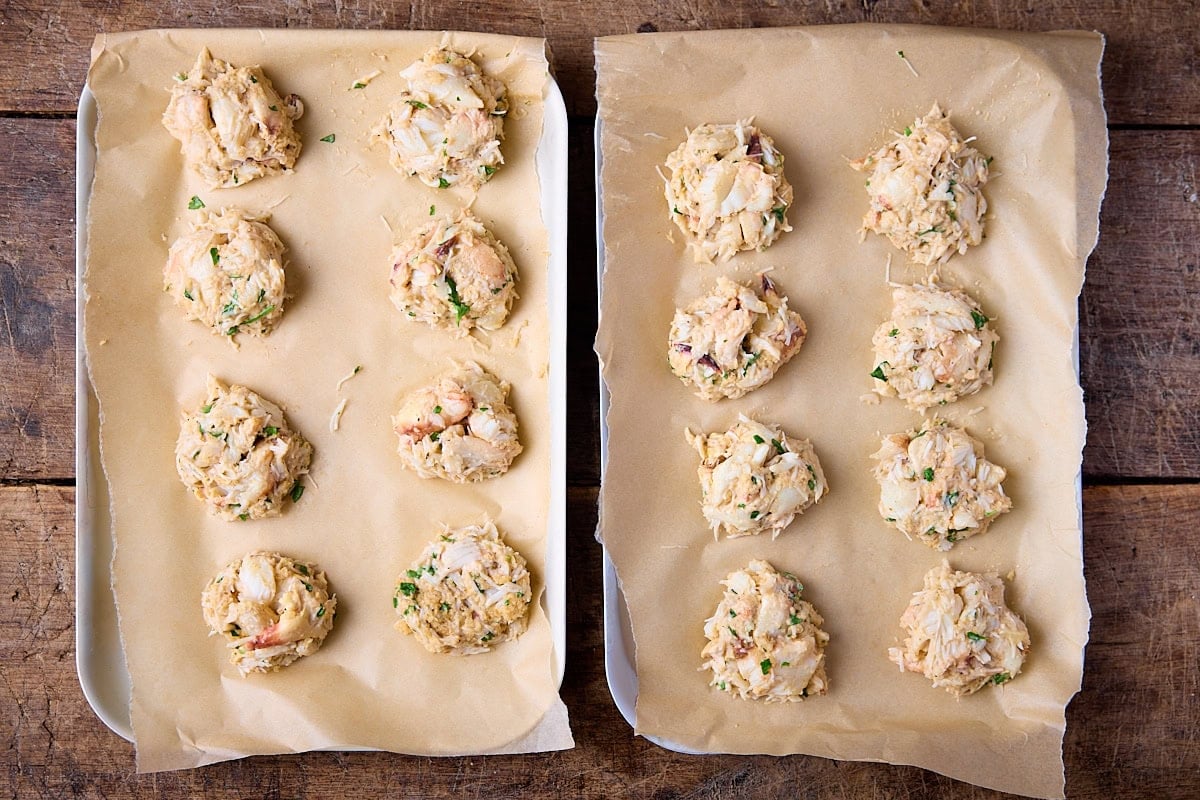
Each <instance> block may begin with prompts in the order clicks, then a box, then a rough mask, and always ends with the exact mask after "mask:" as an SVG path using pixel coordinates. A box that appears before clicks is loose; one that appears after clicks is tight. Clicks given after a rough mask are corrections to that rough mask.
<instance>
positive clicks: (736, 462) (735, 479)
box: [684, 415, 829, 539]
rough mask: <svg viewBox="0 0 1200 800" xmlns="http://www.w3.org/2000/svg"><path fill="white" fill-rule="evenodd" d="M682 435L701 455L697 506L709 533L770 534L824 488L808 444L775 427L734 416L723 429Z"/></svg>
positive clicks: (817, 497)
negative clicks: (714, 431)
mask: <svg viewBox="0 0 1200 800" xmlns="http://www.w3.org/2000/svg"><path fill="white" fill-rule="evenodd" d="M684 433H685V434H686V436H687V438H688V443H689V444H691V446H692V447H693V448H695V450H696V452H697V453H699V454H700V467H699V469H698V470H697V472H698V474H699V476H700V507H701V510H702V511H703V512H704V518H705V519H707V520H708V524H709V525H711V526H712V529H713V535H714V536H718V535H720V534H721V533H722V532H724V534H725V535H726V536H727V537H729V538H731V539H732V538H733V537H735V536H749V535H751V534H758V533H765V532H767V531H770V532H771V537H772V538H774V537H776V536H778V535H779V532H780V531H782V530H783V529H784V528H786V527H787V526H788V525H790V524H791V522H792V520H793V519H795V518H796V515H797V514H802V513H804V511H805V509H807V508H809V507H810V506H812V505H813V504H814V503H816V502H818V501H820V499H821V498H822V497H824V496H825V495H826V494H827V493H828V492H829V484H827V483H826V482H825V474H824V473H823V472H822V471H821V462H820V461H818V460H817V454H816V451H815V450H813V446H812V443H811V442H809V441H808V440H807V439H793V438H789V437H788V435H787V434H786V433H784V432H783V430H782V429H781V428H780V427H779V426H778V425H764V424H763V423H761V422H756V421H754V420H752V419H750V418H748V417H746V416H745V415H739V417H738V421H737V423H736V424H735V425H734V426H733V427H732V428H730V429H729V430H728V431H726V432H723V433H708V434H703V433H702V434H694V433H692V432H691V431H685V432H684Z"/></svg>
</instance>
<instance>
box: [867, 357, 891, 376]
mask: <svg viewBox="0 0 1200 800" xmlns="http://www.w3.org/2000/svg"><path fill="white" fill-rule="evenodd" d="M887 363H888V362H886V361H884V362H883V364H880V365H879V366H878V367H876V368H875V369H873V370H871V377H872V378H874V379H875V380H877V381H886V380H887V375H884V374H883V365H884V364H887ZM888 366H891V365H890V364H888Z"/></svg>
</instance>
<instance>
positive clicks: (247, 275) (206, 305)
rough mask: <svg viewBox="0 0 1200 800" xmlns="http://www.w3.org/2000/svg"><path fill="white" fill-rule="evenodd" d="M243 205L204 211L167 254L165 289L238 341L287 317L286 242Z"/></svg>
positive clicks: (190, 315)
mask: <svg viewBox="0 0 1200 800" xmlns="http://www.w3.org/2000/svg"><path fill="white" fill-rule="evenodd" d="M266 219H267V218H266V217H260V216H254V215H252V214H249V213H247V212H246V211H243V210H242V209H240V208H226V209H223V210H221V211H218V212H215V213H213V212H208V211H201V212H200V216H199V217H198V218H197V221H196V222H195V223H194V224H193V226H192V230H191V232H189V233H186V234H184V235H183V236H180V237H179V238H178V239H176V240H175V242H174V244H172V245H171V249H170V251H169V252H168V253H167V264H166V267H165V268H164V269H163V289H164V290H165V291H166V292H168V293H169V294H170V295H171V297H172V299H174V301H175V304H176V305H177V306H179V307H180V308H181V309H183V313H184V316H185V317H186V318H187V319H194V320H199V321H200V322H202V323H204V324H205V325H207V326H208V327H209V328H211V329H212V330H213V332H214V333H217V334H219V335H221V336H228V337H229V341H230V342H232V343H233V344H234V345H236V344H237V341H236V337H237V336H238V335H239V334H249V335H251V336H266V335H267V334H268V333H270V332H271V329H272V328H273V327H274V325H275V323H276V322H278V321H279V318H280V317H282V316H283V302H284V298H285V294H284V290H285V279H284V272H283V252H284V248H283V242H281V241H280V240H279V237H278V236H277V235H276V234H275V231H273V230H271V228H270V226H268V225H267V223H266Z"/></svg>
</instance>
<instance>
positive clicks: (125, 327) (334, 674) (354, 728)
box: [85, 30, 572, 771]
mask: <svg viewBox="0 0 1200 800" xmlns="http://www.w3.org/2000/svg"><path fill="white" fill-rule="evenodd" d="M442 41H443V34H442V33H439V32H344V31H274V30H264V31H257V30H208V31H200V30H192V31H178V30H176V31H146V32H138V33H129V34H117V35H101V36H99V37H98V38H97V39H96V43H95V46H94V48H93V54H92V56H93V63H92V68H91V71H90V72H89V75H88V82H89V85H90V86H91V88H92V91H93V92H94V93H95V95H96V98H97V102H98V106H99V120H100V121H99V125H98V129H97V131H96V139H97V149H98V153H97V164H96V178H95V183H94V186H93V190H92V195H91V204H90V208H91V213H90V228H89V238H88V241H89V244H90V248H89V253H88V267H87V273H86V280H85V291H86V292H87V305H86V313H85V326H86V337H87V339H86V341H87V349H88V357H89V367H90V373H91V379H92V382H93V385H94V387H95V390H96V395H97V397H98V398H99V402H100V414H101V421H100V439H101V447H102V457H103V465H104V470H105V475H106V477H107V480H108V482H109V487H110V491H111V496H112V498H113V502H112V517H113V531H114V537H115V543H116V555H115V559H114V589H115V593H116V600H117V606H118V612H119V615H120V629H121V637H122V642H123V646H124V650H125V656H126V661H127V663H128V667H129V673H130V676H131V678H132V701H131V717H132V721H133V728H134V734H135V738H136V743H137V758H138V761H137V764H138V769H139V770H140V771H154V770H163V769H175V768H182V767H191V766H196V765H200V764H205V763H209V762H213V761H219V760H222V759H228V758H235V757H238V756H243V755H248V754H257V753H279V752H291V751H303V750H311V749H316V748H327V747H342V748H355V747H370V748H380V749H385V750H394V751H400V752H407V753H415V754H430V755H450V754H465V753H488V752H529V751H541V750H554V749H562V748H566V747H570V746H571V745H572V741H571V736H570V731H569V728H568V725H567V716H566V709H565V706H563V705H562V703H561V701H560V700H559V698H558V694H557V677H556V675H555V667H554V655H553V644H552V640H551V632H550V627H549V624H548V621H547V617H546V614H545V611H544V608H543V607H542V604H544V602H545V600H544V596H542V594H541V592H542V588H543V580H544V572H545V558H546V547H547V542H546V531H547V526H548V523H549V520H548V507H549V496H548V492H549V490H548V485H549V484H548V481H549V474H550V473H549V467H548V464H549V460H550V448H551V446H552V443H551V441H550V434H549V429H548V426H547V424H546V422H547V420H548V419H549V409H550V397H549V391H548V381H547V375H548V371H549V367H550V365H549V355H548V337H549V320H548V310H547V275H546V269H547V237H546V231H545V228H544V225H543V221H542V214H541V205H540V203H541V198H540V190H539V185H538V177H537V174H536V169H535V166H534V154H535V150H536V146H537V143H538V139H539V136H540V135H541V130H542V113H543V92H544V90H545V88H546V85H547V75H548V68H547V62H546V58H545V50H544V42H543V41H542V40H540V39H520V38H514V37H507V36H492V35H484V34H461V33H454V34H448V35H446V39H445V41H446V42H447V43H448V44H449V45H450V46H453V47H456V48H458V49H460V50H466V51H470V50H475V51H476V52H477V53H478V55H479V57H480V60H481V62H482V65H483V66H484V69H485V70H486V71H488V72H489V73H492V74H495V75H497V76H499V77H500V78H501V79H502V80H504V81H505V82H506V83H507V85H508V87H509V91H510V97H512V98H513V101H514V102H513V103H512V107H513V110H512V112H511V113H510V115H509V118H508V120H507V121H506V124H505V133H506V138H505V141H504V145H503V151H504V155H505V161H506V164H505V166H504V167H503V168H502V169H501V170H500V171H499V172H498V173H497V175H496V176H495V178H494V179H493V180H492V181H491V182H489V183H488V184H487V185H485V186H484V187H482V188H481V189H480V191H479V193H478V197H477V199H476V200H475V202H474V206H473V208H474V211H475V213H476V214H477V215H478V216H479V217H480V218H481V219H482V220H483V221H484V222H485V224H487V225H489V226H490V227H491V228H492V230H494V231H495V232H496V234H497V236H498V237H499V238H500V239H501V241H503V242H505V243H506V244H507V245H508V246H509V248H510V249H511V251H512V254H513V257H514V259H515V261H516V263H517V265H518V269H519V270H520V275H519V279H518V290H519V292H520V299H519V300H518V301H517V303H516V305H515V307H514V309H513V314H512V316H511V317H510V319H509V321H508V323H507V324H506V326H505V327H504V328H502V329H501V330H500V331H498V332H496V333H494V334H491V335H485V336H481V337H480V338H479V341H474V340H472V339H455V338H454V337H452V336H449V335H447V334H446V333H445V332H441V331H434V330H432V329H430V328H428V327H426V326H424V325H419V324H416V323H410V322H409V321H407V320H406V319H404V318H403V317H402V316H401V314H400V313H399V312H398V311H396V310H395V308H394V307H393V306H392V305H391V303H390V301H389V299H388V296H387V294H388V277H389V272H390V259H389V257H390V253H391V246H392V243H393V241H394V239H395V238H397V237H399V236H402V235H404V234H405V233H406V232H408V231H409V230H411V229H413V228H414V227H416V226H419V225H421V224H424V223H425V222H426V221H428V220H429V219H430V213H431V210H433V211H435V213H437V214H442V213H445V212H447V211H450V210H452V209H454V208H457V207H460V206H462V205H464V204H466V203H467V202H469V200H470V197H469V195H467V194H465V193H462V192H459V191H457V190H436V189H429V188H427V187H425V186H424V185H422V184H420V183H419V182H418V181H417V180H415V179H411V178H408V177H405V176H403V175H400V174H399V173H397V172H396V171H395V170H393V169H392V167H391V166H390V165H389V164H388V162H387V157H386V154H385V153H384V152H383V151H382V150H380V149H376V148H375V147H373V146H368V142H367V139H368V135H369V131H370V129H371V127H372V126H373V125H374V124H375V123H376V122H377V121H378V120H379V119H380V118H382V116H383V115H384V113H385V111H386V109H387V107H388V105H389V104H390V103H391V102H392V101H393V99H394V97H395V94H396V93H397V92H398V91H399V90H400V89H401V88H402V87H403V85H404V84H403V81H402V79H401V78H400V77H399V75H398V73H399V71H400V70H402V69H403V68H404V67H405V66H407V65H408V64H409V63H411V62H412V61H414V60H416V59H417V58H419V57H420V56H421V54H422V53H423V52H424V51H425V50H426V49H428V48H429V47H431V46H433V45H435V44H438V43H441V42H442ZM203 46H208V47H210V48H211V49H212V51H213V53H214V55H215V56H216V57H218V58H222V59H225V60H228V61H230V62H232V63H234V64H237V65H250V64H260V65H262V66H263V68H264V70H265V71H266V74H267V75H268V77H270V78H271V79H272V81H273V83H274V85H275V87H276V89H277V90H278V91H280V93H281V94H287V93H291V92H294V93H297V94H299V95H300V97H301V98H302V100H303V101H304V104H305V109H306V110H305V114H304V116H303V117H302V118H301V119H300V120H299V123H298V127H299V130H300V133H301V135H302V137H303V149H302V152H301V154H300V158H299V162H298V164H297V167H296V170H295V172H294V173H293V174H289V175H283V176H277V177H271V178H265V179H259V180H256V181H253V182H252V183H248V184H247V185H245V186H242V187H237V188H233V189H225V190H209V189H207V188H206V187H205V186H204V185H203V184H202V183H201V182H200V180H199V179H198V178H196V177H195V176H193V175H192V174H191V173H190V172H188V171H185V167H184V164H183V162H182V159H181V157H180V154H179V144H178V142H176V140H174V139H173V138H172V137H171V136H170V135H168V134H167V132H166V131H165V130H164V129H163V127H162V125H161V123H160V117H161V115H162V113H163V110H164V109H165V107H166V104H167V100H168V97H169V91H170V87H171V85H172V76H173V75H175V74H176V73H180V72H186V71H188V70H189V69H190V67H191V66H192V63H193V62H194V60H195V58H196V54H197V53H198V52H199V50H200V48H201V47H203ZM376 70H378V71H379V72H380V74H379V75H378V76H376V77H373V78H371V79H369V80H367V81H366V82H367V86H366V88H365V89H353V88H352V86H353V84H354V83H355V82H356V81H360V80H362V79H365V78H367V77H368V76H370V75H371V74H372V73H374V72H375V71H376ZM330 134H332V135H333V136H334V141H333V142H332V143H327V142H322V141H320V139H321V138H322V137H325V136H328V135H330ZM193 195H197V196H199V197H200V198H201V199H202V200H203V202H204V203H205V204H206V205H207V207H208V208H210V209H215V208H218V207H222V206H226V205H231V204H237V205H240V206H243V207H245V208H248V209H250V210H253V211H267V212H270V213H271V215H272V216H271V220H270V224H271V225H272V227H273V228H274V229H275V230H276V231H277V232H278V233H279V235H280V237H281V238H282V239H283V241H284V243H285V245H286V246H287V247H288V259H289V260H288V264H287V276H288V278H287V280H288V291H289V294H291V295H292V299H291V300H290V301H289V303H288V305H287V308H286V312H285V314H284V316H283V319H282V321H281V322H280V324H279V325H278V326H277V328H276V329H275V331H274V332H273V333H272V334H271V335H270V336H269V337H267V338H266V339H257V340H256V339H253V338H250V337H241V342H242V344H241V349H240V350H236V351H235V350H234V349H233V348H231V347H230V345H229V343H228V342H226V341H224V340H223V339H222V338H220V337H217V336H214V335H213V334H211V333H210V332H209V331H208V330H207V329H205V328H204V327H202V326H201V325H199V324H198V323H194V322H189V321H185V320H184V319H183V317H182V315H181V314H180V312H179V310H178V309H177V308H175V307H174V305H173V303H172V302H171V299H170V298H169V297H168V295H166V294H165V293H164V292H163V290H162V267H163V264H164V263H165V259H166V254H167V248H168V246H169V244H170V242H171V241H173V240H174V238H175V237H177V236H179V235H180V234H182V233H183V232H185V230H187V225H188V221H189V219H190V218H192V217H193V216H194V215H195V212H193V211H189V210H188V207H187V206H188V201H189V198H190V197H192V196H193ZM468 358H470V359H475V360H477V361H479V362H480V363H481V364H482V365H483V366H484V367H486V368H488V369H490V370H492V371H494V372H495V373H497V374H498V375H499V376H500V377H501V378H504V379H506V380H508V381H510V382H511V383H512V385H513V392H512V396H511V400H512V403H513V406H514V408H515V410H516V412H517V415H518V417H519V420H520V424H521V428H520V435H521V440H522V442H523V444H524V445H525V450H524V452H523V453H522V455H521V456H519V458H518V459H517V461H516V463H515V465H514V466H513V468H512V470H511V471H510V472H508V473H507V474H506V475H504V476H502V477H501V478H498V479H496V480H491V481H487V482H484V483H480V484H475V485H470V486H454V485H450V484H447V483H444V482H442V481H433V480H422V479H421V478H419V477H417V476H416V475H415V474H414V473H412V472H410V471H406V470H404V469H402V468H401V465H400V460H399V457H398V455H397V454H396V453H395V445H396V441H395V436H394V435H393V434H392V432H391V425H390V416H391V414H392V413H394V412H395V410H396V408H398V404H399V399H400V397H401V396H402V395H403V394H404V393H406V392H408V391H411V390H412V389H414V388H416V387H418V386H419V385H421V384H422V383H424V382H425V381H427V380H428V379H430V378H432V377H433V376H435V375H437V374H438V373H440V372H442V371H444V370H445V369H447V368H449V367H450V366H452V360H453V359H458V360H465V359H468ZM355 366H362V371H361V372H360V373H359V374H358V375H357V376H355V377H354V378H353V379H351V380H350V381H348V382H347V383H345V385H344V386H343V387H342V389H341V390H340V391H339V390H338V389H337V383H338V381H339V379H340V378H342V377H343V376H345V375H347V374H348V373H350V372H351V371H352V370H353V369H354V367H355ZM209 373H212V374H214V375H217V376H218V377H220V378H222V379H224V380H226V381H231V382H237V383H242V384H245V385H247V386H249V387H251V388H252V389H254V390H256V391H258V392H260V393H262V394H263V395H264V396H266V397H267V398H269V399H271V400H274V401H275V402H277V403H280V404H281V405H282V406H283V407H284V409H285V413H286V414H287V416H288V419H289V421H290V422H291V424H292V425H293V426H294V427H296V428H297V429H298V430H300V431H301V432H302V433H303V434H304V436H305V437H307V438H308V439H309V440H310V441H311V442H313V445H314V447H315V456H314V459H313V465H312V473H311V476H310V477H309V478H306V479H305V480H304V483H305V484H306V486H307V490H306V491H305V492H304V495H303V497H302V498H301V500H300V501H299V502H298V503H295V504H292V503H291V502H290V501H288V503H287V505H288V508H286V509H285V512H284V514H283V515H282V516H280V517H277V518H274V519H268V520H261V521H249V522H242V523H237V524H232V523H228V522H224V521H222V520H219V519H216V518H213V517H211V516H210V515H208V513H207V512H206V511H205V510H204V508H203V507H202V506H201V504H200V503H199V502H198V501H197V500H195V499H194V498H193V497H191V496H190V494H189V493H188V492H187V491H186V490H185V489H184V487H183V486H182V485H181V484H180V482H179V479H178V477H177V475H176V474H175V468H174V455H173V451H174V445H175V439H176V437H177V435H178V432H179V409H180V408H181V407H188V408H195V407H196V406H197V405H198V404H200V403H201V402H202V400H203V397H204V391H205V389H204V386H205V380H206V376H207V375H208V374H209ZM342 398H345V399H346V400H347V406H346V409H345V413H344V415H343V416H342V418H341V424H340V429H339V430H338V431H337V432H336V433H335V432H332V431H331V430H330V427H329V426H330V417H331V415H332V413H333V411H334V409H335V407H336V406H337V405H338V403H339V402H340V400H341V399H342ZM485 515H490V516H491V517H492V518H494V519H495V520H496V522H497V524H498V526H499V527H500V529H501V532H502V533H503V534H504V535H505V537H506V539H507V541H508V542H509V543H510V544H512V545H513V546H515V547H516V548H517V549H518V550H520V551H521V552H522V553H523V554H524V555H525V557H526V558H527V559H528V560H529V563H530V569H531V571H532V573H533V575H534V580H535V586H536V587H537V591H538V593H539V597H540V602H539V604H537V605H535V608H534V612H533V616H532V619H531V625H530V629H529V631H528V632H527V633H525V634H524V635H523V636H522V637H521V638H520V639H519V640H518V641H516V642H513V643H507V644H504V645H502V646H500V647H498V648H496V649H495V650H494V651H493V652H491V653H489V654H486V655H476V656H471V657H465V658H456V657H451V656H435V655H431V654H429V653H427V652H426V651H425V650H424V649H423V648H422V647H421V646H420V645H419V644H418V643H417V642H416V641H415V640H414V639H413V638H412V637H409V636H403V635H401V634H400V633H398V632H397V631H395V630H394V629H393V627H392V626H393V624H394V622H395V620H396V615H395V611H394V610H393V608H392V601H391V594H392V590H393V587H394V585H395V581H396V578H397V576H398V575H400V574H401V573H402V572H403V571H404V570H405V569H407V567H408V566H409V565H410V564H411V562H412V561H413V560H414V559H415V558H416V557H417V555H418V554H419V553H420V551H421V549H422V547H423V546H424V544H425V543H426V542H427V541H429V540H431V539H433V538H435V537H436V536H437V535H438V533H439V524H440V523H442V522H445V523H447V524H450V525H452V526H457V525H464V524H469V523H472V522H477V521H479V520H481V519H482V518H483V517H484V516H485ZM256 549H268V550H277V551H281V552H284V553H287V554H289V555H292V556H295V557H297V558H300V559H304V560H309V561H312V562H315V563H317V564H319V565H320V566H321V567H322V568H324V569H325V570H326V572H327V574H328V576H329V580H330V584H331V588H332V590H333V591H334V592H336V593H337V596H338V601H339V602H338V618H337V623H336V625H335V627H334V630H333V632H332V633H331V634H330V636H329V638H328V639H327V640H326V642H325V645H324V646H323V647H322V649H321V651H320V652H319V653H317V654H316V655H313V656H310V657H308V658H305V659H302V660H301V661H299V662H297V663H296V664H293V665H292V666H290V667H288V668H287V669H285V670H283V671H281V672H278V673H274V674H270V675H256V676H251V677H248V678H242V677H239V676H238V674H237V671H236V669H235V668H234V667H232V666H231V665H230V664H228V663H227V656H226V647H225V644H224V642H222V641H221V638H220V637H212V638H209V637H208V635H207V634H208V630H207V627H206V625H205V624H204V621H203V619H202V617H201V613H200V591H201V589H202V588H203V587H204V585H205V584H206V583H207V581H208V580H210V579H211V577H212V576H213V575H214V574H215V573H216V571H217V570H218V569H219V568H220V567H221V566H222V565H224V564H226V563H227V562H229V561H231V560H232V559H234V558H238V557H240V556H242V555H243V554H245V553H247V552H249V551H252V550H256Z"/></svg>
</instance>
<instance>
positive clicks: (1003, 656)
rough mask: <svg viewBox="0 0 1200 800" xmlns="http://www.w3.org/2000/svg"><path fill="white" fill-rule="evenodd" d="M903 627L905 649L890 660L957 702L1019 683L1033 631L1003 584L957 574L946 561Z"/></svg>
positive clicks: (916, 597)
mask: <svg viewBox="0 0 1200 800" xmlns="http://www.w3.org/2000/svg"><path fill="white" fill-rule="evenodd" d="M900 627H902V628H904V632H905V633H906V634H907V636H906V638H905V640H904V646H903V647H893V648H890V649H889V650H888V658H889V659H891V660H892V661H893V662H895V663H896V664H898V665H899V667H900V671H901V672H904V671H906V670H907V671H908V672H919V673H921V674H922V675H924V676H925V677H926V678H929V680H931V681H933V686H934V688H935V689H945V690H946V691H948V692H950V694H952V695H955V696H956V697H962V696H963V695H968V694H973V693H975V692H977V691H979V690H980V689H982V688H983V687H984V686H987V685H988V684H994V685H996V686H999V685H1000V684H1003V683H1007V682H1008V681H1010V680H1012V679H1013V678H1015V677H1017V675H1019V674H1020V672H1021V665H1022V664H1023V663H1025V656H1026V655H1027V654H1028V653H1029V629H1028V628H1026V627H1025V623H1024V621H1022V620H1021V618H1020V617H1018V616H1017V615H1016V614H1014V613H1013V612H1012V611H1010V610H1009V609H1008V606H1006V605H1005V604H1004V582H1003V581H1001V580H1000V578H999V577H997V576H996V575H995V574H994V573H983V574H980V573H976V572H956V571H954V570H952V569H950V563H949V562H948V561H945V560H943V561H942V565H941V566H940V567H934V568H933V569H931V570H929V572H928V573H926V574H925V588H924V589H922V590H921V591H919V592H916V593H914V594H913V597H912V601H911V602H910V603H909V604H908V608H907V609H905V611H904V615H903V616H901V617H900Z"/></svg>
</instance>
